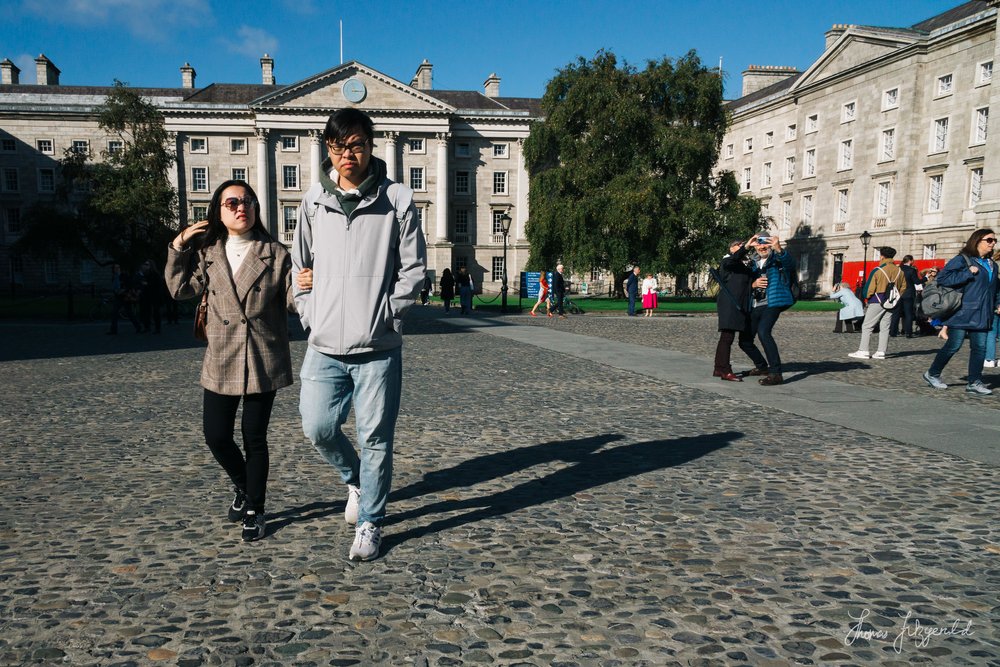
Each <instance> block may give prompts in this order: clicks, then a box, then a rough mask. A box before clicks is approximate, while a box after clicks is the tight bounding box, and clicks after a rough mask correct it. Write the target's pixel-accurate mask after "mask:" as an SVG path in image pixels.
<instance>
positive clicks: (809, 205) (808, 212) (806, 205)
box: [802, 195, 813, 227]
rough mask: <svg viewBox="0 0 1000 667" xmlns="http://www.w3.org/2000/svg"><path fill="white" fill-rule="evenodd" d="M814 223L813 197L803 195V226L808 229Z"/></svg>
mask: <svg viewBox="0 0 1000 667" xmlns="http://www.w3.org/2000/svg"><path fill="white" fill-rule="evenodd" d="M812 223H813V196H812V195H802V224H803V225H805V226H806V227H810V226H812Z"/></svg>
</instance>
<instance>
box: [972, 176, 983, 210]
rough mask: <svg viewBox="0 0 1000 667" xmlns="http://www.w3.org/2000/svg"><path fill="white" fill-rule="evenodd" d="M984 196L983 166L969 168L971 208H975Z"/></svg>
mask: <svg viewBox="0 0 1000 667" xmlns="http://www.w3.org/2000/svg"><path fill="white" fill-rule="evenodd" d="M982 198H983V168H982V167H973V168H972V169H970V170H969V208H975V207H976V204H978V203H979V202H980V201H982Z"/></svg>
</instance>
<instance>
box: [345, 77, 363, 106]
mask: <svg viewBox="0 0 1000 667" xmlns="http://www.w3.org/2000/svg"><path fill="white" fill-rule="evenodd" d="M340 90H341V91H342V92H343V93H344V97H345V98H346V99H347V101H348V102H354V103H355V104H356V103H358V102H360V101H361V100H363V99H365V95H367V94H368V89H367V88H365V84H363V83H362V82H361V81H360V80H359V79H355V78H354V77H351V78H350V79H348V80H347V81H345V82H344V85H343V87H342V88H341V89H340Z"/></svg>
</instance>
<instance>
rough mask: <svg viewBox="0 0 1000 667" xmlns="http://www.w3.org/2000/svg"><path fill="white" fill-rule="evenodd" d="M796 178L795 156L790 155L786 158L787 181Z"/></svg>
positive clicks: (789, 181)
mask: <svg viewBox="0 0 1000 667" xmlns="http://www.w3.org/2000/svg"><path fill="white" fill-rule="evenodd" d="M794 180H795V156H794V155H790V156H788V157H786V158H785V183H791V182H792V181H794Z"/></svg>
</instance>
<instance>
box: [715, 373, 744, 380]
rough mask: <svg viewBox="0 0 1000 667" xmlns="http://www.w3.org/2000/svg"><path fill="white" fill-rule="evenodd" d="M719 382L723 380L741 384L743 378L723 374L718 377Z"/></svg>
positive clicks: (733, 374) (731, 374) (732, 374)
mask: <svg viewBox="0 0 1000 667" xmlns="http://www.w3.org/2000/svg"><path fill="white" fill-rule="evenodd" d="M719 379H720V380H725V381H726V382H743V378H741V377H740V376H739V375H736V374H735V373H725V374H723V375H720V376H719Z"/></svg>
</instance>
